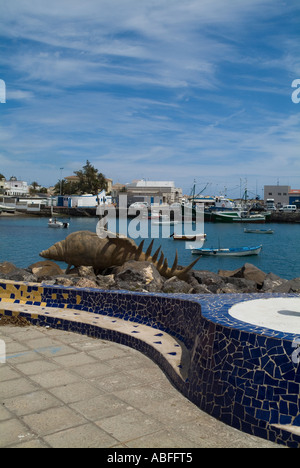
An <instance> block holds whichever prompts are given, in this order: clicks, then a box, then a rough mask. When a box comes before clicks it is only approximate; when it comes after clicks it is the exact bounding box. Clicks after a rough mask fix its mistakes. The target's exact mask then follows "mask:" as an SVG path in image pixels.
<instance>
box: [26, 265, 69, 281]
mask: <svg viewBox="0 0 300 468" xmlns="http://www.w3.org/2000/svg"><path fill="white" fill-rule="evenodd" d="M28 269H29V270H30V271H31V272H32V273H33V274H34V275H35V276H36V277H37V279H38V281H39V280H43V279H45V278H51V277H53V276H58V275H62V274H63V273H64V272H63V270H62V269H61V268H60V266H59V265H57V264H56V263H54V262H51V261H50V260H46V261H44V262H43V261H41V262H37V263H34V264H33V265H30V266H29V267H28Z"/></svg>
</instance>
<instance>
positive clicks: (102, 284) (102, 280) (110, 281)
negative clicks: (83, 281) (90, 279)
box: [96, 275, 116, 289]
mask: <svg viewBox="0 0 300 468" xmlns="http://www.w3.org/2000/svg"><path fill="white" fill-rule="evenodd" d="M96 283H97V285H98V288H100V289H116V282H115V276H114V275H98V276H97V279H96Z"/></svg>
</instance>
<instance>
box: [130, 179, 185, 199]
mask: <svg viewBox="0 0 300 468" xmlns="http://www.w3.org/2000/svg"><path fill="white" fill-rule="evenodd" d="M126 192H127V196H128V199H129V202H130V203H133V202H135V201H145V202H148V203H149V204H152V203H169V204H171V203H174V202H179V201H181V199H182V189H181V188H177V187H176V186H175V183H174V182H173V181H151V180H144V179H142V180H138V181H135V182H132V183H131V184H128V185H126Z"/></svg>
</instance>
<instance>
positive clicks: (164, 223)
mask: <svg viewBox="0 0 300 468" xmlns="http://www.w3.org/2000/svg"><path fill="white" fill-rule="evenodd" d="M178 223H179V221H171V220H170V219H159V220H157V221H153V222H152V224H153V225H154V226H175V225H176V224H178Z"/></svg>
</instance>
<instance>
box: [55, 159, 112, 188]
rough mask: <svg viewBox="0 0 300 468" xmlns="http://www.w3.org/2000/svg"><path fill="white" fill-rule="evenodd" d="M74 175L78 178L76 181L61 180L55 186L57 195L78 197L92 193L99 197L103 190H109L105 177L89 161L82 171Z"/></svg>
mask: <svg viewBox="0 0 300 468" xmlns="http://www.w3.org/2000/svg"><path fill="white" fill-rule="evenodd" d="M74 174H75V175H76V176H77V180H76V181H72V182H69V181H66V180H59V181H58V182H57V184H56V185H55V193H56V194H60V193H61V194H62V195H72V194H77V195H78V194H84V193H91V194H92V195H98V193H99V192H101V190H107V182H106V178H105V175H103V174H102V173H101V172H99V171H98V169H95V168H94V166H92V164H91V163H90V162H89V161H87V162H86V165H85V166H83V168H82V169H81V170H80V171H75V172H74Z"/></svg>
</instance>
